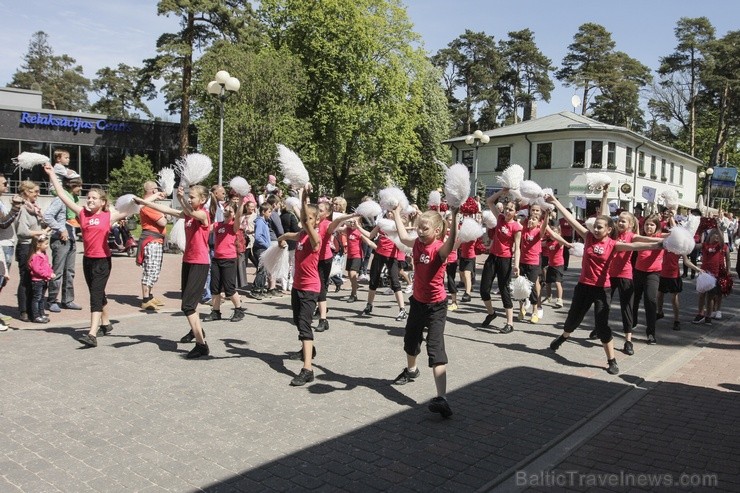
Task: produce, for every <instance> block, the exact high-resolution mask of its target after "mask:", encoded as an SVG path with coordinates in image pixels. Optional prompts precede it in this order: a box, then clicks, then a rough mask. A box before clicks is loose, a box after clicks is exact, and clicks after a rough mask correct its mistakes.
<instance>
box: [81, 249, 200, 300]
mask: <svg viewBox="0 0 740 493" xmlns="http://www.w3.org/2000/svg"><path fill="white" fill-rule="evenodd" d="M110 267H111V259H110V257H105V258H87V257H82V272H83V273H84V274H85V282H86V283H87V288H88V290H89V291H90V311H91V312H102V311H103V307H104V306H105V305H107V304H108V298H106V296H105V286H106V284H108V278H109V277H110ZM201 289H203V286H201Z"/></svg>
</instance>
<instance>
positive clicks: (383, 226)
mask: <svg viewBox="0 0 740 493" xmlns="http://www.w3.org/2000/svg"><path fill="white" fill-rule="evenodd" d="M375 224H376V225H377V226H378V227H379V228H380V230H381V231H382V232H383V233H385V234H389V233H395V232H397V231H398V228H397V227H396V221H395V220H394V219H388V218H385V217H381V218H380V219H378V220H377V221H376V223H375Z"/></svg>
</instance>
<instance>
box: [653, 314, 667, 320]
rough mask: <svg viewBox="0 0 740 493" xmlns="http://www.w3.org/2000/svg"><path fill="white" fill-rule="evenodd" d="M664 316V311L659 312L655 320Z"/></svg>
mask: <svg viewBox="0 0 740 493" xmlns="http://www.w3.org/2000/svg"><path fill="white" fill-rule="evenodd" d="M663 317H665V314H664V313H663V312H658V313H656V314H655V320H660V319H661V318H663Z"/></svg>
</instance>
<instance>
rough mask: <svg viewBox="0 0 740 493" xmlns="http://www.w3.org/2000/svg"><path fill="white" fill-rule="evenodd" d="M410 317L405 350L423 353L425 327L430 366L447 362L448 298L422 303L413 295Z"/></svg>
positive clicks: (411, 352)
mask: <svg viewBox="0 0 740 493" xmlns="http://www.w3.org/2000/svg"><path fill="white" fill-rule="evenodd" d="M409 304H410V305H411V308H410V311H409V318H408V319H407V320H406V331H405V334H404V336H403V350H404V351H405V352H406V354H408V355H410V356H418V355H419V353H421V343H422V341H423V340H424V327H426V328H427V329H428V333H427V356H428V357H429V367H430V368H431V367H433V366H437V365H446V364H447V353H446V352H445V322H446V321H447V300H444V301H440V302H439V303H421V302H419V301H416V299H414V297H413V296H412V297H411V299H410V300H409Z"/></svg>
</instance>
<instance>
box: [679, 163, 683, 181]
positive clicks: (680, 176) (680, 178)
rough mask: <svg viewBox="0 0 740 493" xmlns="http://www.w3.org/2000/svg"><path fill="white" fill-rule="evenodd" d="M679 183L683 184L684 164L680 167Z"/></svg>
mask: <svg viewBox="0 0 740 493" xmlns="http://www.w3.org/2000/svg"><path fill="white" fill-rule="evenodd" d="M678 184H679V185H683V165H681V166H679V167H678Z"/></svg>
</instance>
